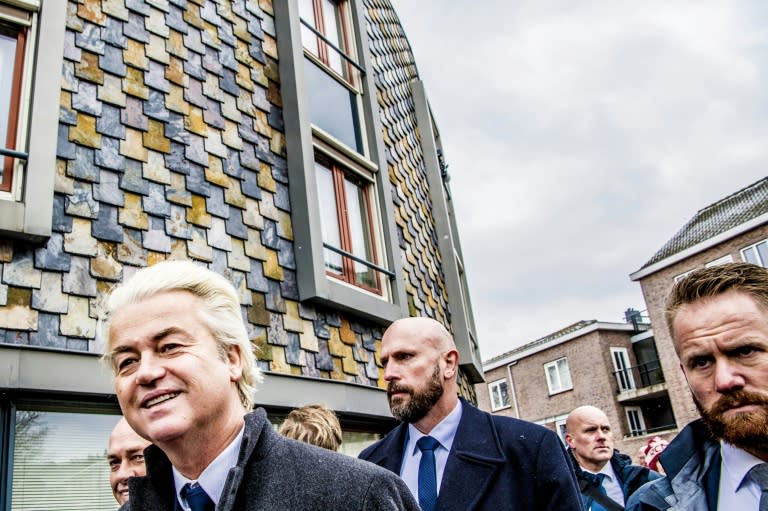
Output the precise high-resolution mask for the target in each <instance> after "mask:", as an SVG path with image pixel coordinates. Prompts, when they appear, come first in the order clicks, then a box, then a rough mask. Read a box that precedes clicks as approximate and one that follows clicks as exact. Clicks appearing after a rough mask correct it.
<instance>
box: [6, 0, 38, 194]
mask: <svg viewBox="0 0 768 511" xmlns="http://www.w3.org/2000/svg"><path fill="white" fill-rule="evenodd" d="M9 9H10V8H9ZM12 12H17V13H18V15H17V16H15V17H14V18H17V19H19V20H20V21H22V22H23V23H24V24H19V23H11V22H7V21H2V18H0V69H3V70H11V71H12V72H11V73H7V72H3V73H0V148H2V149H3V153H2V155H0V156H2V159H0V191H2V192H10V191H11V185H12V184H13V174H14V166H15V165H16V162H17V160H18V158H15V157H13V153H14V152H17V151H16V136H17V128H18V121H19V103H20V101H21V83H22V77H23V76H24V53H25V51H24V50H25V49H26V38H27V30H28V28H27V26H28V24H29V22H30V19H31V17H32V16H31V13H30V12H27V11H22V10H18V9H13V10H12Z"/></svg>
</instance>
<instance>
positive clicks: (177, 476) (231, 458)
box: [171, 424, 245, 511]
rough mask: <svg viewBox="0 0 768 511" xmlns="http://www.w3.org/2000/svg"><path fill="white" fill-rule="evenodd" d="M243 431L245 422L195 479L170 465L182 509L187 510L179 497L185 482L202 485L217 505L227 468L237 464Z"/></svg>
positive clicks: (225, 480) (185, 504) (225, 478)
mask: <svg viewBox="0 0 768 511" xmlns="http://www.w3.org/2000/svg"><path fill="white" fill-rule="evenodd" d="M244 432H245V424H243V426H241V427H240V432H239V433H238V434H237V436H236V437H235V438H234V439H233V440H232V441H231V442H230V443H229V445H228V446H227V447H226V448H225V449H224V450H223V451H221V453H220V454H219V455H218V456H216V458H215V459H214V460H213V461H212V462H211V463H210V464H209V465H208V466H207V467H205V470H203V472H202V473H201V474H200V477H198V478H197V481H194V480H192V479H187V478H186V477H184V476H183V475H181V472H179V471H178V470H176V467H174V466H171V468H172V469H173V482H174V484H175V485H176V499H177V500H178V501H179V502H180V503H181V507H182V508H183V509H185V510H186V511H189V507H188V506H187V503H186V502H184V500H183V499H182V498H181V489H182V488H183V487H184V485H185V484H187V483H197V484H199V485H200V486H202V487H203V490H205V493H207V494H208V496H209V497H210V498H211V500H212V501H213V503H214V504H216V505H217V506H218V504H219V500H220V499H221V494H222V493H223V492H224V483H226V482H227V475H228V474H229V469H230V468H232V467H234V466H235V465H237V457H238V455H239V454H240V444H242V443H243V433H244Z"/></svg>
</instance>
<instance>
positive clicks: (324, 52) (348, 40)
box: [304, 0, 359, 91]
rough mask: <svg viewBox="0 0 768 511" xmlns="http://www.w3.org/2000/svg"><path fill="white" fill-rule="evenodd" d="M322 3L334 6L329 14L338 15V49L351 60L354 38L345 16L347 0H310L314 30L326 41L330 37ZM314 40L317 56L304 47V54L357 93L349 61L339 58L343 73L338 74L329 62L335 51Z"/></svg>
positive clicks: (321, 41)
mask: <svg viewBox="0 0 768 511" xmlns="http://www.w3.org/2000/svg"><path fill="white" fill-rule="evenodd" d="M324 1H327V2H328V3H331V4H333V5H334V9H335V12H333V13H330V14H334V15H335V14H336V12H338V13H339V23H340V24H341V26H340V27H339V28H340V30H341V34H340V44H339V49H340V50H342V52H343V53H344V55H345V56H346V57H347V58H352V55H351V51H350V48H353V44H354V36H353V34H352V27H351V26H350V24H349V20H348V16H347V5H346V4H347V1H348V0H312V11H313V14H314V19H313V21H314V23H315V26H314V28H315V30H317V31H318V32H320V33H321V34H323V36H324V37H326V38H327V39H331V38H330V37H328V34H327V33H326V32H325V17H326V16H327V15H328V14H329V13H326V12H325V9H324V5H325V4H324ZM316 40H317V55H315V54H314V53H313V52H312V51H310V50H308V49H307V48H306V47H305V48H304V51H305V53H307V54H309V55H310V56H312V57H314V58H315V59H316V60H317V61H318V62H320V63H321V64H323V66H324V67H325V68H326V69H328V70H329V71H330V72H331V73H332V74H333V75H334V76H336V77H337V78H340V79H341V80H342V81H343V82H345V83H346V84H347V85H348V86H349V87H351V88H352V89H353V90H355V91H357V90H358V87H357V82H359V80H357V79H356V78H355V77H356V76H357V74H356V73H355V68H354V67H353V66H352V64H350V62H349V60H347V59H345V58H344V57H341V61H342V68H343V70H344V72H343V73H339V71H337V70H336V69H334V68H333V66H332V64H331V61H330V54H331V52H335V51H336V50H334V49H331V48H328V44H327V43H326V42H325V41H324V40H323V39H322V38H320V37H316Z"/></svg>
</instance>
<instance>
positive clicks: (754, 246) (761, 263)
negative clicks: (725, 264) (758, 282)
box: [739, 239, 768, 268]
mask: <svg viewBox="0 0 768 511" xmlns="http://www.w3.org/2000/svg"><path fill="white" fill-rule="evenodd" d="M758 245H767V246H768V239H764V240H760V241H757V242H755V243H752V244H751V245H747V246H746V247H744V248H742V249H741V250H739V254H740V255H741V258H742V260H743V261H744V262H751V263H752V264H757V265H759V266H762V267H763V268H768V261H763V257H762V256H761V255H760V251H759V250H758V248H757V247H758ZM750 250H752V251H753V252H754V253H755V255H756V256H757V260H758V261H759V262H757V263H755V262H752V261H750V260H749V258H748V256H747V255H746V254H747V252H748V251H750Z"/></svg>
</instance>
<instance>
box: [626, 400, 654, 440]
mask: <svg viewBox="0 0 768 511" xmlns="http://www.w3.org/2000/svg"><path fill="white" fill-rule="evenodd" d="M632 414H634V415H635V418H636V419H637V423H638V425H639V426H640V429H637V430H635V429H633V428H632V422H633V420H632V417H631V415H632ZM624 415H625V416H626V417H627V436H630V437H634V436H642V435H645V434H647V433H648V428H647V427H646V425H645V417H643V409H642V408H640V407H639V406H626V407H624Z"/></svg>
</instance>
